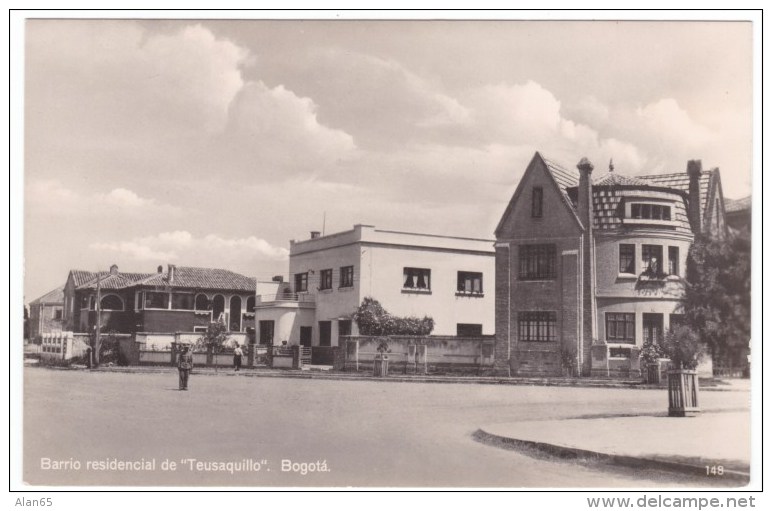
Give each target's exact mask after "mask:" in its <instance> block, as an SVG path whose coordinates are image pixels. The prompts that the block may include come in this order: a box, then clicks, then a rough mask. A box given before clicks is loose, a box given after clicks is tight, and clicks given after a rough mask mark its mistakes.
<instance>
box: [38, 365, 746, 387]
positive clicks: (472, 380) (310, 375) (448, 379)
mask: <svg viewBox="0 0 772 511" xmlns="http://www.w3.org/2000/svg"><path fill="white" fill-rule="evenodd" d="M49 368H51V369H59V370H84V371H99V372H115V373H137V374H148V373H149V374H158V373H176V372H177V369H176V368H174V367H171V366H102V367H100V368H98V369H88V368H86V367H85V366H71V367H68V368H61V367H49ZM311 369H312V370H307V369H304V370H296V369H272V368H269V367H265V366H261V367H242V368H241V371H239V372H235V371H234V370H233V369H232V368H229V367H219V368H217V369H215V368H213V367H196V368H195V369H194V370H193V374H197V375H204V376H240V377H259V378H300V379H319V380H342V381H350V380H357V381H361V380H370V381H379V382H384V383H389V382H391V383H400V382H412V383H465V384H487V385H536V386H547V387H552V386H555V387H602V388H626V389H656V388H665V387H664V386H662V385H660V386H657V385H647V384H645V383H643V382H642V381H641V380H638V379H633V380H621V379H602V378H565V377H549V376H546V377H522V376H520V377H518V376H511V377H506V376H460V375H421V374H412V375H411V374H389V376H387V377H385V378H381V377H375V376H373V375H372V374H371V373H369V372H364V371H360V372H335V371H330V370H318V369H319V368H318V367H317V368H311ZM314 369H317V370H314ZM749 389H750V380H710V381H704V380H700V391H708V392H710V391H722V392H723V391H739V392H747V391H748V390H749Z"/></svg>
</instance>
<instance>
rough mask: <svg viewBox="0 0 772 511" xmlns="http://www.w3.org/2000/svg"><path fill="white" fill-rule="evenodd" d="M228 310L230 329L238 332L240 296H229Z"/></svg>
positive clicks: (239, 324) (239, 325)
mask: <svg viewBox="0 0 772 511" xmlns="http://www.w3.org/2000/svg"><path fill="white" fill-rule="evenodd" d="M230 312H231V331H233V332H240V331H241V297H240V296H232V297H231V309H230Z"/></svg>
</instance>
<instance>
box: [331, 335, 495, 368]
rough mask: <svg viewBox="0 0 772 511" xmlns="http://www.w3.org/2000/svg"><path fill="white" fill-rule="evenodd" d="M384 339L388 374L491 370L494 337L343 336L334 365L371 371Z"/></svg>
mask: <svg viewBox="0 0 772 511" xmlns="http://www.w3.org/2000/svg"><path fill="white" fill-rule="evenodd" d="M383 341H385V342H386V343H387V344H388V347H389V349H390V352H389V353H387V355H388V357H389V372H390V373H391V374H413V373H418V374H445V373H454V374H470V375H486V374H492V371H493V344H494V336H492V335H491V336H481V337H458V336H439V335H430V336H397V335H394V336H383V337H379V336H343V337H341V341H340V344H341V350H340V352H339V354H338V356H337V357H336V359H337V360H336V361H335V365H336V366H339V367H340V366H342V367H343V369H344V370H346V371H367V372H372V370H373V364H374V360H375V358H376V356H378V355H379V353H378V349H377V348H378V346H379V344H381V343H382V342H383Z"/></svg>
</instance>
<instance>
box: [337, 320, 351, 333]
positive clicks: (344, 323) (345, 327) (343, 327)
mask: <svg viewBox="0 0 772 511" xmlns="http://www.w3.org/2000/svg"><path fill="white" fill-rule="evenodd" d="M341 335H351V320H350V319H339V320H338V337H340V336H341Z"/></svg>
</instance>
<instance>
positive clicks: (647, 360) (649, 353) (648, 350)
mask: <svg viewBox="0 0 772 511" xmlns="http://www.w3.org/2000/svg"><path fill="white" fill-rule="evenodd" d="M665 355H666V354H665V351H664V350H663V349H662V347H661V346H660V345H659V344H655V343H653V342H651V341H646V342H645V343H644V344H643V348H642V349H641V364H642V365H643V366H644V367H648V365H649V364H656V363H657V361H659V359H660V358H663V357H664V356H665Z"/></svg>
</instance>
